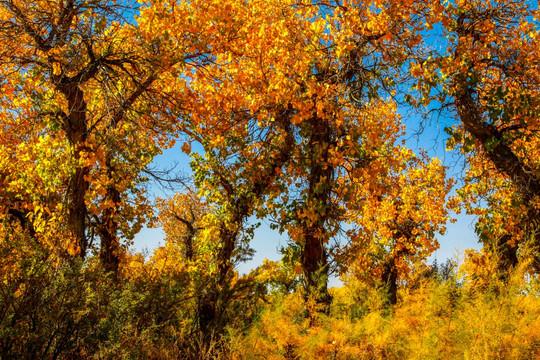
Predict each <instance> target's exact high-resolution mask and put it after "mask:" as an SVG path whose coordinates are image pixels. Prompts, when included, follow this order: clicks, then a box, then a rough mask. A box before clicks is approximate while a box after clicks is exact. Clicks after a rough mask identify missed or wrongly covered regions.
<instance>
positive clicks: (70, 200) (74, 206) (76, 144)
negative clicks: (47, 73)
mask: <svg viewBox="0 0 540 360" xmlns="http://www.w3.org/2000/svg"><path fill="white" fill-rule="evenodd" d="M57 88H58V90H59V91H60V92H61V93H62V94H63V95H64V96H65V98H66V100H67V102H68V108H69V109H70V113H69V114H65V115H64V118H63V120H64V121H63V129H64V131H65V132H66V136H67V138H68V140H69V142H70V144H71V146H72V147H73V159H74V162H75V164H76V168H75V173H74V175H73V177H72V178H71V179H70V181H69V186H68V190H67V207H68V221H67V226H68V229H69V230H70V232H71V234H72V236H73V237H74V239H75V241H76V242H77V244H78V246H79V250H80V256H81V257H83V258H84V257H85V256H86V251H87V249H88V240H87V238H86V217H87V214H88V209H87V207H86V203H85V200H84V199H85V195H86V192H87V191H88V188H89V183H88V181H87V176H88V174H89V173H90V168H88V167H87V166H84V165H80V160H81V158H82V155H83V152H84V151H85V148H86V145H85V142H86V140H87V137H88V124H87V119H86V111H87V108H86V102H85V100H84V94H83V92H82V91H81V90H80V89H79V87H78V85H77V84H72V83H68V84H63V83H61V84H59V85H58V87H57Z"/></svg>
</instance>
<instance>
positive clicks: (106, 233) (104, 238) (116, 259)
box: [98, 186, 120, 274]
mask: <svg viewBox="0 0 540 360" xmlns="http://www.w3.org/2000/svg"><path fill="white" fill-rule="evenodd" d="M105 200H110V201H111V204H112V206H111V207H109V208H107V209H105V210H104V211H103V214H102V217H101V222H100V224H99V226H98V233H99V237H100V240H101V245H100V250H99V258H100V259H101V262H102V264H103V265H104V267H105V270H106V271H109V272H113V273H114V274H116V273H117V272H118V265H119V264H120V256H119V255H120V253H119V252H120V242H119V241H118V213H119V206H120V192H119V191H118V190H117V189H116V188H115V187H114V186H110V187H109V188H108V189H107V193H106V195H105Z"/></svg>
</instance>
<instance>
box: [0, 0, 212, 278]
mask: <svg viewBox="0 0 540 360" xmlns="http://www.w3.org/2000/svg"><path fill="white" fill-rule="evenodd" d="M199 5H200V4H199ZM191 6H192V7H190V6H187V5H186V4H184V5H183V6H182V7H179V8H178V9H177V10H175V11H179V12H182V13H183V14H188V13H193V12H195V11H197V5H196V4H195V3H193V4H191ZM207 8H208V6H206V5H205V6H203V10H207ZM133 10H134V9H133V8H131V7H129V6H128V5H123V4H122V3H116V2H109V1H95V0H65V1H60V2H54V3H51V2H49V1H32V2H27V1H15V0H13V1H12V0H5V1H1V2H0V17H1V26H0V42H1V47H2V53H1V55H2V65H3V67H4V69H3V75H4V77H3V82H2V88H3V94H4V95H3V97H2V106H3V109H4V110H3V115H2V119H1V121H2V125H1V126H2V128H3V129H4V131H5V132H9V133H11V135H10V137H9V138H7V137H6V138H5V139H2V140H5V141H6V142H5V145H4V146H5V147H4V148H3V150H4V151H6V152H7V153H8V155H9V156H8V159H10V163H6V164H3V165H5V168H4V169H3V170H2V173H3V175H2V177H3V178H4V179H5V180H4V181H7V182H8V183H9V186H8V189H9V190H6V191H7V192H8V193H9V194H12V195H15V197H17V196H19V195H18V194H23V193H28V194H32V193H35V191H34V190H33V189H32V188H33V185H32V183H33V182H37V183H38V184H40V183H43V184H44V186H45V185H46V186H48V187H47V188H46V189H47V191H50V192H54V193H55V197H56V198H55V200H54V201H53V202H52V203H48V204H47V206H44V204H41V205H40V204H38V203H36V201H33V200H32V201H33V203H32V204H26V205H20V206H19V207H18V208H13V209H11V212H12V213H13V212H15V211H22V210H19V209H21V208H23V209H24V212H26V213H28V214H34V215H33V216H34V218H38V217H40V216H41V218H44V217H43V216H42V215H41V214H53V215H52V217H51V218H50V219H53V218H54V219H58V220H57V221H56V222H55V223H54V224H53V223H47V226H46V228H47V229H43V231H46V230H51V229H52V228H53V225H58V226H59V228H58V230H59V231H60V230H61V228H63V226H62V225H61V223H62V222H64V221H65V223H66V226H65V228H67V232H68V233H67V234H65V235H66V236H62V237H60V238H64V239H73V241H74V243H73V244H72V245H71V248H72V249H73V252H77V253H79V254H80V256H82V257H84V256H85V255H86V253H87V250H88V249H89V247H90V245H91V244H92V240H93V238H94V234H97V235H98V236H99V238H100V257H101V259H102V261H103V263H104V264H105V265H106V267H107V268H108V269H109V270H112V271H116V270H117V268H118V263H119V259H120V253H121V247H120V237H121V236H123V237H125V238H127V239H131V238H132V237H133V236H134V234H135V233H136V232H137V231H138V230H139V229H140V227H141V226H142V225H141V224H142V223H143V222H144V221H145V217H147V216H148V214H150V212H151V208H150V206H149V203H148V202H147V201H146V200H145V196H144V189H143V188H141V187H140V186H139V185H140V184H141V183H144V182H145V181H146V178H145V177H144V176H143V171H144V172H148V164H149V163H150V162H151V161H152V159H153V157H154V156H155V155H156V154H158V153H160V152H161V149H162V148H165V147H168V146H171V145H172V144H173V140H172V135H173V131H181V122H179V121H178V118H177V114H171V113H168V112H167V111H166V110H165V109H166V106H167V105H169V104H170V101H169V100H168V99H169V98H170V96H171V88H170V85H171V84H170V79H171V78H174V77H178V76H179V75H178V74H179V73H180V72H181V71H183V70H184V69H185V66H186V63H188V62H190V61H191V62H192V64H191V65H193V66H197V64H199V65H200V64H201V63H204V62H205V61H207V60H206V59H207V53H208V49H209V46H210V44H209V43H207V42H206V41H205V40H207V39H209V38H212V37H213V36H214V33H213V32H209V34H208V35H205V34H204V33H203V31H206V28H207V26H206V25H207V24H208V22H212V21H213V20H212V16H215V15H208V16H202V15H201V16H200V17H195V18H197V20H196V21H191V22H188V21H186V19H182V20H181V21H179V20H176V21H173V22H169V23H168V24H167V23H166V22H165V21H161V20H167V19H168V18H167V17H166V16H165V15H166V14H169V15H170V13H171V11H172V10H171V9H170V8H167V5H166V4H164V3H162V2H156V3H155V4H152V3H151V4H148V6H147V7H145V8H142V9H141V13H140V17H139V18H137V20H138V23H135V21H134V19H131V18H130V17H129V14H132V13H133ZM161 15H162V16H161ZM157 19H160V21H158V20H157ZM169 19H170V17H169ZM167 25H169V28H167ZM171 29H174V30H175V35H174V37H171V36H167V34H168V31H170V30H171ZM194 32H195V35H194ZM197 32H198V33H197ZM195 63H196V64H195ZM174 84H176V85H178V84H180V82H179V81H176V82H174ZM175 90H177V89H175ZM174 94H175V95H176V94H178V92H174ZM164 108H165V109H164ZM46 157H50V159H52V158H54V159H55V160H57V161H58V163H59V164H63V165H65V166H61V167H58V169H57V165H58V164H57V163H52V162H51V161H50V160H47V159H45V158H46ZM17 159H24V160H25V161H26V164H27V165H28V166H29V167H28V168H27V169H28V171H27V172H25V173H24V174H29V175H30V176H26V175H24V176H23V175H21V174H17V173H16V172H15V171H14V170H13V169H16V162H17V161H18V160H17ZM42 160H45V161H42ZM56 176H58V179H55V177H56ZM21 196H22V195H21ZM30 196H32V195H30ZM63 199H65V200H63ZM8 201H9V200H8ZM8 212H9V210H8ZM26 213H24V214H26ZM50 219H49V220H50ZM49 220H47V221H49ZM34 227H35V225H34ZM89 237H90V239H89ZM66 242H67V243H70V240H66Z"/></svg>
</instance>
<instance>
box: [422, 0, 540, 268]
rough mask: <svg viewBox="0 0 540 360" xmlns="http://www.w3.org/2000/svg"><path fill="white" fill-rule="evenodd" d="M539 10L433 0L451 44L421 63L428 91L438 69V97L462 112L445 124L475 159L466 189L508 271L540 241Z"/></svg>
mask: <svg viewBox="0 0 540 360" xmlns="http://www.w3.org/2000/svg"><path fill="white" fill-rule="evenodd" d="M536 14H537V11H536V10H532V9H531V8H530V6H529V5H528V3H527V2H525V1H510V2H509V1H490V2H480V1H467V2H456V3H447V4H445V5H443V4H441V3H438V2H436V3H433V4H432V11H431V21H432V22H434V23H435V22H440V24H441V25H442V27H443V35H444V36H445V37H446V38H447V39H448V42H447V43H446V52H445V53H444V54H433V55H432V57H431V58H430V59H426V60H425V61H424V62H422V63H420V64H419V65H418V66H417V67H416V68H415V72H417V73H418V75H420V74H423V79H424V85H420V86H419V87H422V86H425V90H426V93H425V94H426V95H425V98H430V97H429V95H428V94H427V92H429V91H430V90H429V89H431V85H433V84H435V83H437V77H438V76H439V80H438V81H439V82H440V83H442V90H443V92H442V96H440V97H438V98H437V100H438V101H439V102H440V103H442V104H445V106H446V105H451V106H450V107H449V108H450V109H452V110H453V115H455V116H456V117H457V118H458V119H459V123H458V124H456V125H455V126H454V127H452V128H448V129H447V131H448V132H449V133H450V134H451V136H452V137H451V139H450V141H449V145H450V146H451V147H458V148H460V149H461V151H462V152H463V153H464V154H466V157H467V160H468V164H469V170H468V174H467V178H466V179H465V186H464V188H463V189H462V191H461V193H460V194H461V196H462V198H464V199H466V202H467V203H468V205H467V206H468V207H469V211H470V212H473V213H476V214H478V215H480V216H481V217H480V220H479V223H478V226H477V229H478V232H479V233H480V236H481V239H482V240H483V241H484V243H485V245H486V246H487V247H489V248H492V249H493V250H492V251H493V252H494V253H495V254H496V256H497V257H499V269H500V270H501V271H503V272H506V271H507V270H509V269H510V268H512V267H514V266H515V265H516V264H517V263H518V258H519V256H518V255H519V252H520V249H521V250H525V249H524V247H523V246H522V245H524V244H525V243H526V242H527V240H526V239H527V238H533V239H534V240H533V241H532V243H533V244H534V245H533V247H534V248H537V243H538V240H537V235H536V234H537V233H538V221H539V214H540V213H539V210H538V205H537V202H538V195H539V191H540V182H539V175H538V174H539V173H538V163H537V161H536V158H537V156H536V153H537V148H538V146H537V142H538V139H537V136H536V133H537V130H538V129H537V127H538V125H537V122H538V121H537V119H538V83H539V79H540V78H539V72H538V70H539V69H538V62H537V61H536V57H537V53H538V51H537V50H538V43H537V41H536V40H535V37H536V36H537V34H538V27H537V25H536V24H535V23H534V20H532V17H534V16H536ZM437 74H438V75H437ZM426 84H427V86H426ZM429 84H431V85H429ZM478 197H482V198H485V199H486V200H487V201H486V205H487V207H482V205H479V204H478V203H477V199H478ZM521 252H524V251H521ZM536 263H537V262H536ZM535 267H536V268H538V266H537V265H535Z"/></svg>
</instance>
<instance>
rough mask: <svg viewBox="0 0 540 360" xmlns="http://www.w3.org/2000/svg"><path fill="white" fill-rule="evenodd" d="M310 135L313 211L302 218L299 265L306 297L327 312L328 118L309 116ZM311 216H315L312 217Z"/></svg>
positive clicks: (309, 196) (309, 206)
mask: <svg viewBox="0 0 540 360" xmlns="http://www.w3.org/2000/svg"><path fill="white" fill-rule="evenodd" d="M309 122H310V123H309V125H310V128H311V136H310V141H309V144H308V151H309V152H310V154H309V161H310V164H309V166H310V169H309V175H308V181H309V188H308V193H307V203H306V204H305V205H304V206H306V207H307V209H305V210H306V211H308V212H309V211H315V215H314V216H313V217H312V218H310V219H305V218H304V219H303V220H302V233H303V234H302V235H303V241H304V244H303V249H302V257H301V260H302V269H303V273H304V277H305V281H306V297H307V298H309V297H314V299H315V301H316V303H317V304H319V305H321V308H320V309H319V310H320V311H321V312H323V313H327V312H328V311H329V309H330V303H331V302H332V297H331V296H330V293H329V292H328V275H329V266H328V256H327V252H326V247H325V245H326V242H327V240H328V234H327V233H326V229H325V225H326V222H327V219H328V217H329V213H330V211H331V204H330V195H331V194H330V193H331V185H330V182H331V181H332V179H333V174H334V171H333V168H332V166H331V165H330V164H328V163H327V162H328V158H329V154H328V149H329V145H330V136H331V128H330V125H329V124H328V122H327V121H325V120H323V119H319V118H317V117H314V118H312V119H310V120H309ZM313 219H314V220H313Z"/></svg>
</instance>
